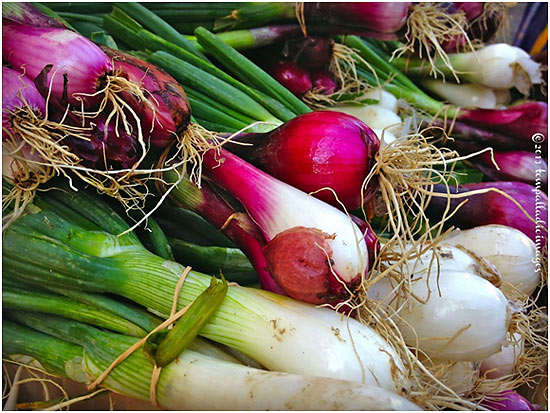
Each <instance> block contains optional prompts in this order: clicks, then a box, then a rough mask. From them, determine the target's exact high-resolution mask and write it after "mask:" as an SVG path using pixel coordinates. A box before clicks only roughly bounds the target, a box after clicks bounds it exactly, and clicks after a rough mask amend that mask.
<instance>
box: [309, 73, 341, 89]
mask: <svg viewBox="0 0 550 413" xmlns="http://www.w3.org/2000/svg"><path fill="white" fill-rule="evenodd" d="M310 76H311V82H312V83H313V90H314V91H315V92H317V93H321V94H323V95H330V94H332V93H334V92H336V89H338V84H337V83H336V81H335V80H334V78H333V77H332V75H331V74H330V73H329V72H327V71H325V70H316V71H313V72H311V73H310Z"/></svg>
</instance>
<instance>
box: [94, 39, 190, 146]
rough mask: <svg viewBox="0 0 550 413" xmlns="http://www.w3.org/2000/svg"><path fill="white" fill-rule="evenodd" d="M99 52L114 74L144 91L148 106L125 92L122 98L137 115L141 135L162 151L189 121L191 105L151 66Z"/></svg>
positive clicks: (172, 81) (113, 52)
mask: <svg viewBox="0 0 550 413" xmlns="http://www.w3.org/2000/svg"><path fill="white" fill-rule="evenodd" d="M101 49H102V50H103V51H104V52H105V54H106V55H107V56H109V57H110V58H111V59H113V65H114V69H115V72H120V73H121V75H123V76H124V77H127V78H128V80H130V81H132V82H134V83H135V84H136V85H139V86H140V87H141V88H142V89H143V90H144V92H145V95H146V96H147V98H148V101H149V103H150V105H148V104H146V103H144V102H140V101H139V100H138V99H136V98H135V97H134V96H132V95H131V94H129V93H125V94H124V99H125V101H126V102H128V103H129V104H130V105H131V106H132V109H133V110H134V111H135V112H136V114H137V115H138V117H139V119H140V120H141V128H142V130H143V134H144V135H145V136H146V137H149V138H150V139H151V143H152V144H153V145H154V146H156V147H158V148H164V147H166V146H167V145H168V144H169V143H171V142H173V141H174V140H176V138H177V137H178V136H180V135H182V134H183V133H184V132H185V130H186V128H187V126H188V125H189V123H190V120H191V106H190V104H189V100H188V98H187V95H186V94H185V92H184V90H183V89H182V88H181V86H180V85H179V83H178V82H177V81H176V80H175V79H174V78H173V77H172V76H170V75H169V74H168V73H166V72H164V71H162V70H160V69H159V68H157V67H156V66H154V65H152V64H151V63H148V62H146V61H143V60H141V59H138V58H137V57H134V56H132V55H129V54H127V53H124V52H121V51H118V50H113V49H110V48H108V47H105V46H101ZM151 106H152V107H151Z"/></svg>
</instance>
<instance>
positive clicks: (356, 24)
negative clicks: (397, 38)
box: [304, 2, 410, 33]
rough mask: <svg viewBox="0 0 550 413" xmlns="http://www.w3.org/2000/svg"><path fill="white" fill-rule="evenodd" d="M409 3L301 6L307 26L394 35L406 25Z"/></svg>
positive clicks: (317, 4) (305, 4)
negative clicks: (338, 27) (325, 26)
mask: <svg viewBox="0 0 550 413" xmlns="http://www.w3.org/2000/svg"><path fill="white" fill-rule="evenodd" d="M409 6H410V3H406V2H402V3H400V2H350V3H330V2H328V3H314V2H312V3H308V2H306V3H304V16H305V23H306V27H307V25H308V24H323V25H327V26H331V25H334V26H344V27H346V28H350V29H359V30H368V31H371V32H378V33H395V32H397V31H399V30H400V29H401V28H403V26H404V25H405V23H406V22H407V14H408V12H409Z"/></svg>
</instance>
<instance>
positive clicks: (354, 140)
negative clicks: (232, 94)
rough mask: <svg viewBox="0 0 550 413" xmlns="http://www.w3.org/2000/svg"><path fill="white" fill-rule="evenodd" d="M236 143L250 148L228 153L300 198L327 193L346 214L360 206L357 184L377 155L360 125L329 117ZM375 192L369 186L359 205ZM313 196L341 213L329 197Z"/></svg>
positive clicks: (309, 117) (374, 141)
mask: <svg viewBox="0 0 550 413" xmlns="http://www.w3.org/2000/svg"><path fill="white" fill-rule="evenodd" d="M238 140H239V141H244V142H252V143H254V146H253V147H245V146H242V145H228V146H227V148H228V149H229V150H231V151H232V152H233V153H236V154H238V155H239V156H241V157H243V158H245V159H246V160H247V161H249V162H250V163H252V164H253V165H255V166H257V167H259V168H260V169H263V170H264V171H266V172H268V173H269V174H270V175H272V176H274V177H276V178H277V179H279V180H281V181H283V182H286V183H288V184H289V185H292V186H294V187H295V188H298V189H300V190H302V191H304V192H308V193H309V192H314V191H317V190H319V189H321V188H332V190H334V192H335V193H336V194H337V196H338V200H339V201H340V202H342V204H343V205H344V206H345V207H346V208H347V209H348V210H350V211H351V210H353V209H356V208H357V207H359V206H360V205H361V201H362V199H361V188H362V186H363V181H364V180H365V178H366V176H367V175H368V174H369V172H370V170H371V168H372V167H373V165H374V163H375V160H374V156H375V155H376V153H377V152H378V150H379V149H380V141H379V139H378V137H377V136H376V134H375V133H374V132H373V131H372V129H371V128H369V127H368V126H367V125H366V124H364V123H363V122H361V121H360V120H359V119H357V118H355V117H353V116H350V115H346V114H344V113H340V112H331V111H320V112H311V113H306V114H304V115H300V116H297V117H296V118H294V119H292V120H290V121H288V122H286V123H284V124H283V125H281V126H280V127H278V128H277V129H275V130H273V131H272V132H269V133H267V134H263V135H259V134H255V135H243V136H242V137H241V138H239V139H238ZM377 188H378V184H377V182H376V181H371V183H370V184H369V186H368V187H367V189H366V190H365V192H364V194H363V196H364V201H365V202H367V201H368V200H370V199H372V197H373V196H374V194H375V192H376V190H377ZM313 196H315V197H316V198H318V199H320V200H322V201H325V202H327V203H329V204H331V205H333V206H336V207H341V205H340V203H339V202H338V200H336V199H335V196H334V194H333V192H332V191H328V190H322V191H319V192H316V193H315V194H313Z"/></svg>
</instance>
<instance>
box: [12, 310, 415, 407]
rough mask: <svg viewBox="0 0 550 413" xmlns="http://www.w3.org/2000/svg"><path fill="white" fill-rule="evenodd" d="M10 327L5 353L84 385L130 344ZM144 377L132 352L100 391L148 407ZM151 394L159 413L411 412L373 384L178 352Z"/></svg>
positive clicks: (85, 333)
mask: <svg viewBox="0 0 550 413" xmlns="http://www.w3.org/2000/svg"><path fill="white" fill-rule="evenodd" d="M15 320H16V321H17V323H14V322H11V321H8V322H6V323H5V324H4V326H5V330H4V332H8V333H10V334H9V337H13V338H14V339H13V340H10V338H8V337H7V336H6V334H3V335H2V340H3V344H4V345H3V349H4V350H5V351H8V352H10V353H11V354H14V353H23V354H30V355H33V356H34V357H36V358H38V359H39V360H40V362H41V363H42V364H43V365H44V366H45V367H46V368H47V369H48V371H51V372H55V373H57V374H59V375H61V376H64V377H67V376H68V377H70V378H73V379H76V380H77V381H80V382H82V383H86V384H89V383H90V382H91V380H93V379H95V378H97V377H98V376H99V374H100V373H102V372H103V370H105V369H106V368H107V367H108V366H109V364H110V363H111V362H112V361H113V360H114V359H115V358H116V357H117V356H118V355H119V354H120V353H122V352H123V351H124V350H126V349H127V348H128V347H129V346H130V345H132V344H134V343H135V341H136V340H134V339H132V338H130V337H126V336H123V335H118V334H113V333H110V332H107V331H101V330H98V329H95V328H93V327H90V326H86V325H84V324H80V323H76V322H71V321H68V320H63V319H44V318H43V317H39V316H36V315H35V316H30V315H29V314H17V315H16V318H15ZM19 323H25V324H27V325H30V326H31V327H33V329H31V328H28V327H25V326H23V325H21V324H19ZM35 329H36V330H39V331H41V332H39V331H36V330H35ZM71 331H73V334H71ZM69 341H70V342H71V343H69ZM73 343H74V344H73ZM41 346H43V348H42V349H41V348H40V347H41ZM55 352H57V353H55ZM50 360H51V361H50ZM152 370H153V366H152V364H151V363H150V362H149V361H148V360H147V359H146V358H145V356H144V355H143V353H142V352H140V351H137V352H135V353H133V354H132V355H131V356H130V357H129V358H128V359H126V360H125V361H124V362H123V363H121V364H119V365H118V366H117V367H116V368H115V369H114V370H113V371H112V372H111V373H110V374H109V375H108V376H107V378H106V379H105V381H104V383H103V386H104V387H106V388H108V389H110V390H113V391H115V392H117V393H121V394H125V395H129V396H131V397H135V398H138V399H141V400H150V394H149V388H150V383H151V374H152ZM213 383H216V384H215V385H213ZM156 390H157V392H156V394H157V397H156V401H157V403H158V404H159V406H160V407H162V408H164V409H167V410H202V409H208V410H227V409H229V410H264V409H267V410H340V409H345V410H363V409H367V410H418V407H417V406H416V405H415V404H414V403H412V402H410V401H408V400H406V399H405V398H404V397H401V396H399V395H397V394H396V393H394V392H391V391H388V390H385V389H383V388H381V387H379V386H376V385H372V386H366V385H362V384H358V383H353V382H351V381H346V380H336V379H328V378H323V377H314V376H306V375H298V374H288V373H280V372H270V371H266V370H260V369H256V368H251V367H247V366H244V365H241V364H238V363H235V362H233V361H227V360H222V359H218V358H213V357H212V356H209V355H204V354H201V353H199V352H197V351H193V350H185V351H184V352H183V353H181V354H180V355H179V357H178V359H177V361H175V362H173V363H171V364H169V365H168V366H166V367H164V368H163V369H162V370H161V374H160V378H159V381H158V382H157V385H156ZM205 394H208V397H204V395H205Z"/></svg>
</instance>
